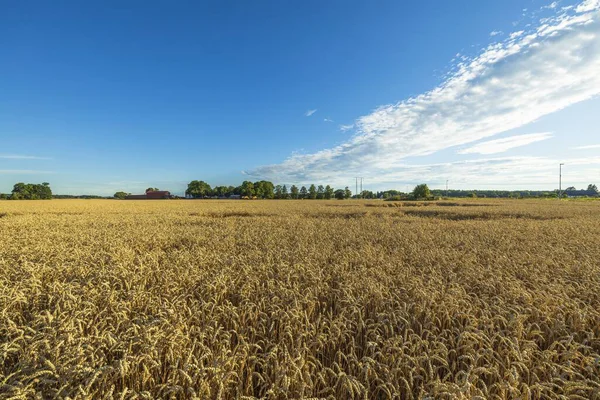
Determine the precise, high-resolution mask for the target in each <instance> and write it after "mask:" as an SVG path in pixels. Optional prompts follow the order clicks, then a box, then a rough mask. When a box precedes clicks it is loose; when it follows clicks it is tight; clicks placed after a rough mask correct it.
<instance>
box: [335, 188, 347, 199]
mask: <svg viewBox="0 0 600 400" xmlns="http://www.w3.org/2000/svg"><path fill="white" fill-rule="evenodd" d="M333 195H334V196H335V198H336V199H338V200H344V199H345V198H346V191H345V190H344V189H338V190H336V191H335V192H333Z"/></svg>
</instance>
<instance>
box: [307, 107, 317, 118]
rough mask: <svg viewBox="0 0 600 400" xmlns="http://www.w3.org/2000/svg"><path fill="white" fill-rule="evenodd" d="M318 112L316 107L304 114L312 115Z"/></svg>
mask: <svg viewBox="0 0 600 400" xmlns="http://www.w3.org/2000/svg"><path fill="white" fill-rule="evenodd" d="M316 112H317V110H316V109H314V110H308V111H307V112H305V113H304V116H305V117H310V116H311V115H313V114H314V113H316Z"/></svg>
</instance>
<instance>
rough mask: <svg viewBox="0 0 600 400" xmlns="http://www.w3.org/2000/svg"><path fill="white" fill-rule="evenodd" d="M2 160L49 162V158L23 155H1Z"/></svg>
mask: <svg viewBox="0 0 600 400" xmlns="http://www.w3.org/2000/svg"><path fill="white" fill-rule="evenodd" d="M0 158H2V159H8V160H49V158H47V157H38V156H27V155H22V154H0Z"/></svg>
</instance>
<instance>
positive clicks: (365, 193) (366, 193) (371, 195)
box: [360, 190, 375, 199]
mask: <svg viewBox="0 0 600 400" xmlns="http://www.w3.org/2000/svg"><path fill="white" fill-rule="evenodd" d="M360 197H361V198H363V199H374V198H375V193H373V192H372V191H370V190H363V191H362V192H361V194H360Z"/></svg>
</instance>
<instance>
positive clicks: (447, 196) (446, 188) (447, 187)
mask: <svg viewBox="0 0 600 400" xmlns="http://www.w3.org/2000/svg"><path fill="white" fill-rule="evenodd" d="M446 197H448V179H446Z"/></svg>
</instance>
